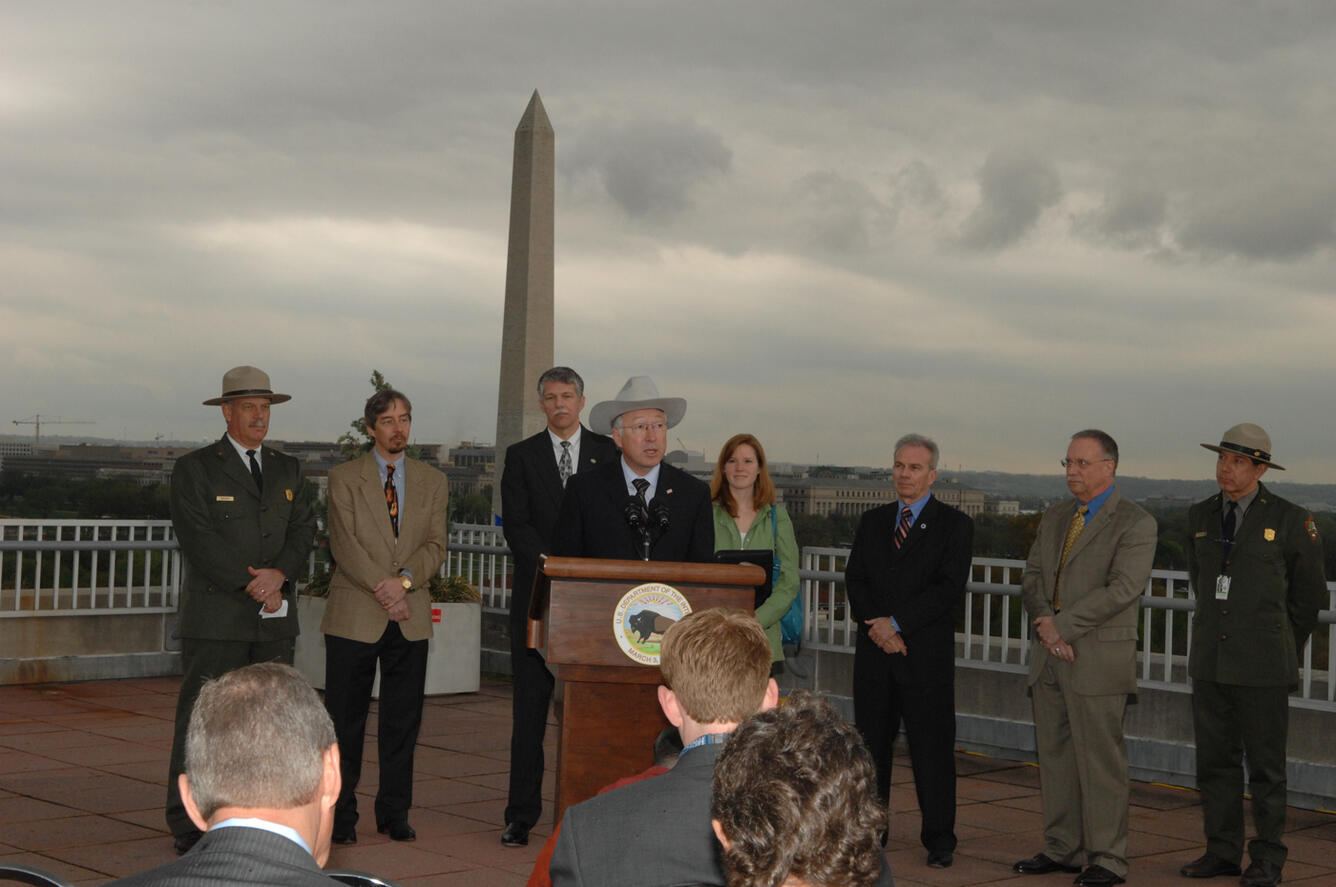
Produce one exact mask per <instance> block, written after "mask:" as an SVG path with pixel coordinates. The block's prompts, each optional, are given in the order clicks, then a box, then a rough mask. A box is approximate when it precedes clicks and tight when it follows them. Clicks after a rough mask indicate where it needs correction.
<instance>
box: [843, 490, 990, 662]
mask: <svg viewBox="0 0 1336 887" xmlns="http://www.w3.org/2000/svg"><path fill="white" fill-rule="evenodd" d="M900 508H901V506H900V503H898V502H895V503H892V504H890V505H883V506H881V507H879V508H873V509H871V510H870V511H867V512H865V513H864V514H863V517H862V520H860V521H859V522H858V533H857V535H855V536H854V546H853V550H852V551H851V552H850V553H849V562H848V564H847V565H846V566H845V568H844V587H845V590H846V591H847V592H848V595H849V603H850V606H852V608H853V615H854V618H855V619H857V620H858V643H859V644H872V641H871V640H870V639H869V638H868V635H867V630H868V629H867V626H866V625H865V624H864V620H867V619H876V618H877V617H879V616H892V617H894V618H895V621H896V622H897V623H899V625H900V633H901V635H902V636H903V638H904V642H905V647H906V648H907V653H906V655H904V656H900V655H895V656H892V657H891V669H892V673H893V674H894V676H895V680H896V683H901V684H923V685H931V684H950V683H951V681H952V674H953V670H954V668H955V649H956V646H955V627H956V612H957V609H958V607H959V606H960V605H961V602H962V601H963V600H964V596H965V584H966V583H967V582H968V581H969V572H970V557H971V555H972V549H973V545H974V522H973V521H971V520H970V519H969V518H968V517H966V516H965V513H964V512H962V511H959V510H957V509H955V508H952V507H951V506H949V505H946V504H944V503H942V502H941V501H939V500H938V499H936V498H930V499H929V500H928V501H927V503H926V504H925V505H924V506H923V511H922V512H920V513H919V518H918V520H917V521H915V522H914V525H913V527H911V528H910V530H909V535H908V536H906V537H905V541H904V544H903V545H902V546H901V547H900V548H896V547H895V542H894V536H895V527H896V524H898V523H899V522H900Z"/></svg>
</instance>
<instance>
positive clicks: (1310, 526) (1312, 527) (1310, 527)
mask: <svg viewBox="0 0 1336 887" xmlns="http://www.w3.org/2000/svg"><path fill="white" fill-rule="evenodd" d="M1304 529H1305V530H1307V531H1308V538H1309V539H1312V540H1313V541H1314V542H1316V541H1317V521H1315V520H1313V519H1312V518H1311V517H1310V518H1309V519H1308V520H1306V521H1304Z"/></svg>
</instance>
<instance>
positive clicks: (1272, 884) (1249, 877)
mask: <svg viewBox="0 0 1336 887" xmlns="http://www.w3.org/2000/svg"><path fill="white" fill-rule="evenodd" d="M1239 883H1240V884H1242V885H1243V887H1276V885H1277V884H1279V883H1280V866H1278V865H1276V864H1275V863H1274V862H1272V861H1270V860H1269V859H1254V860H1253V861H1252V862H1251V863H1250V864H1249V865H1248V867H1247V868H1246V869H1244V870H1243V877H1242V878H1239Z"/></svg>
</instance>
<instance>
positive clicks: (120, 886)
mask: <svg viewBox="0 0 1336 887" xmlns="http://www.w3.org/2000/svg"><path fill="white" fill-rule="evenodd" d="M258 749H278V750H280V751H279V753H276V754H263V753H259V752H257V751H256V750H258ZM180 783H181V786H180V788H181V797H182V800H183V802H184V805H185V809H186V811H187V812H188V813H189V815H190V818H191V820H192V821H194V822H195V823H196V825H198V826H199V828H200V829H202V830H203V831H204V836H203V838H201V839H200V840H199V842H198V843H196V845H195V847H194V848H193V849H192V850H191V851H190V852H189V853H187V854H185V855H184V856H182V857H181V858H180V859H178V860H176V861H174V862H171V863H168V864H167V865H164V866H161V867H159V868H156V869H152V870H150V871H147V872H141V873H140V874H137V875H131V876H129V877H128V878H122V879H121V880H119V881H114V882H112V883H113V884H114V885H115V887H254V885H257V884H285V885H293V887H334V885H337V884H338V882H337V881H335V880H334V879H333V878H330V877H328V876H327V875H325V873H324V872H322V871H321V870H320V867H321V866H322V865H324V864H325V862H326V861H328V859H329V838H330V832H331V830H332V828H333V825H334V802H335V800H336V799H337V798H338V796H339V746H338V743H337V742H335V739H334V725H333V724H331V723H330V720H329V715H328V714H326V713H325V707H324V706H323V705H322V704H321V703H320V697H318V696H317V695H316V693H315V691H314V690H312V689H311V685H310V684H308V683H307V682H306V679H305V678H303V677H302V676H301V674H300V673H298V672H297V671H296V670H295V669H293V668H292V667H291V666H287V665H280V664H278V663H276V662H266V663H261V664H258V665H250V666H246V667H244V668H238V669H235V670H233V671H230V672H228V673H227V674H225V675H223V676H222V677H220V678H217V679H216V680H211V681H209V682H208V683H206V684H205V685H204V686H203V688H202V689H201V690H200V692H199V698H198V701H197V702H196V704H195V707H194V710H193V712H192V713H191V717H190V725H189V729H188V735H187V739H186V769H185V773H184V774H183V775H182V776H181V777H180Z"/></svg>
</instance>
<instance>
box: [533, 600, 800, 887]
mask: <svg viewBox="0 0 1336 887" xmlns="http://www.w3.org/2000/svg"><path fill="white" fill-rule="evenodd" d="M659 668H660V670H661V671H662V672H663V680H664V683H663V685H662V686H660V687H659V705H660V707H662V708H663V713H664V715H665V716H666V717H667V718H668V721H669V722H670V723H672V724H673V725H674V726H675V727H677V728H678V730H679V732H680V733H681V735H682V743H683V748H682V753H681V755H680V756H679V757H678V760H677V765H676V766H675V767H673V769H672V770H670V771H668V772H667V773H666V774H664V775H663V776H655V777H654V778H652V779H647V780H645V781H643V782H637V783H635V784H633V785H628V786H625V787H623V788H619V789H616V790H614V791H610V792H608V793H607V794H603V795H596V796H595V797H593V798H590V799H589V800H587V801H584V802H582V803H579V804H575V805H574V806H572V807H569V808H568V809H567V810H566V815H565V816H564V817H562V821H561V836H560V837H559V838H558V839H557V849H556V851H555V852H554V853H553V854H552V866H551V868H550V872H551V874H552V883H553V885H554V887H568V885H590V887H596V885H603V884H637V885H640V887H671V885H678V884H719V885H722V884H723V883H724V873H723V868H722V864H721V862H720V857H719V845H718V843H717V841H716V840H715V836H714V831H713V829H712V827H711V825H710V791H711V784H712V779H713V775H714V762H715V760H716V759H717V758H718V756H719V751H720V750H721V749H722V748H723V747H724V746H723V743H724V741H725V740H726V739H727V738H728V736H729V734H730V733H731V732H732V731H733V729H734V728H735V727H737V725H738V723H739V722H741V721H742V720H744V719H746V718H748V717H750V716H751V715H753V714H756V712H758V711H765V710H767V709H771V708H774V707H775V704H776V702H778V699H779V688H778V687H777V686H776V684H775V682H774V680H773V679H772V678H771V677H770V642H769V641H768V640H767V639H766V636H765V630H764V629H763V628H761V624H760V623H759V622H757V621H756V619H755V618H754V617H753V616H751V614H749V613H744V612H743V611H741V610H734V609H728V608H723V607H716V608H712V609H708V610H698V611H696V612H694V613H691V614H689V615H688V616H686V617H685V618H683V619H682V620H681V621H680V622H676V623H674V624H673V625H672V626H671V627H670V628H669V629H668V631H667V632H666V633H665V634H664V636H663V644H662V646H661V648H660V660H659Z"/></svg>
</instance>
